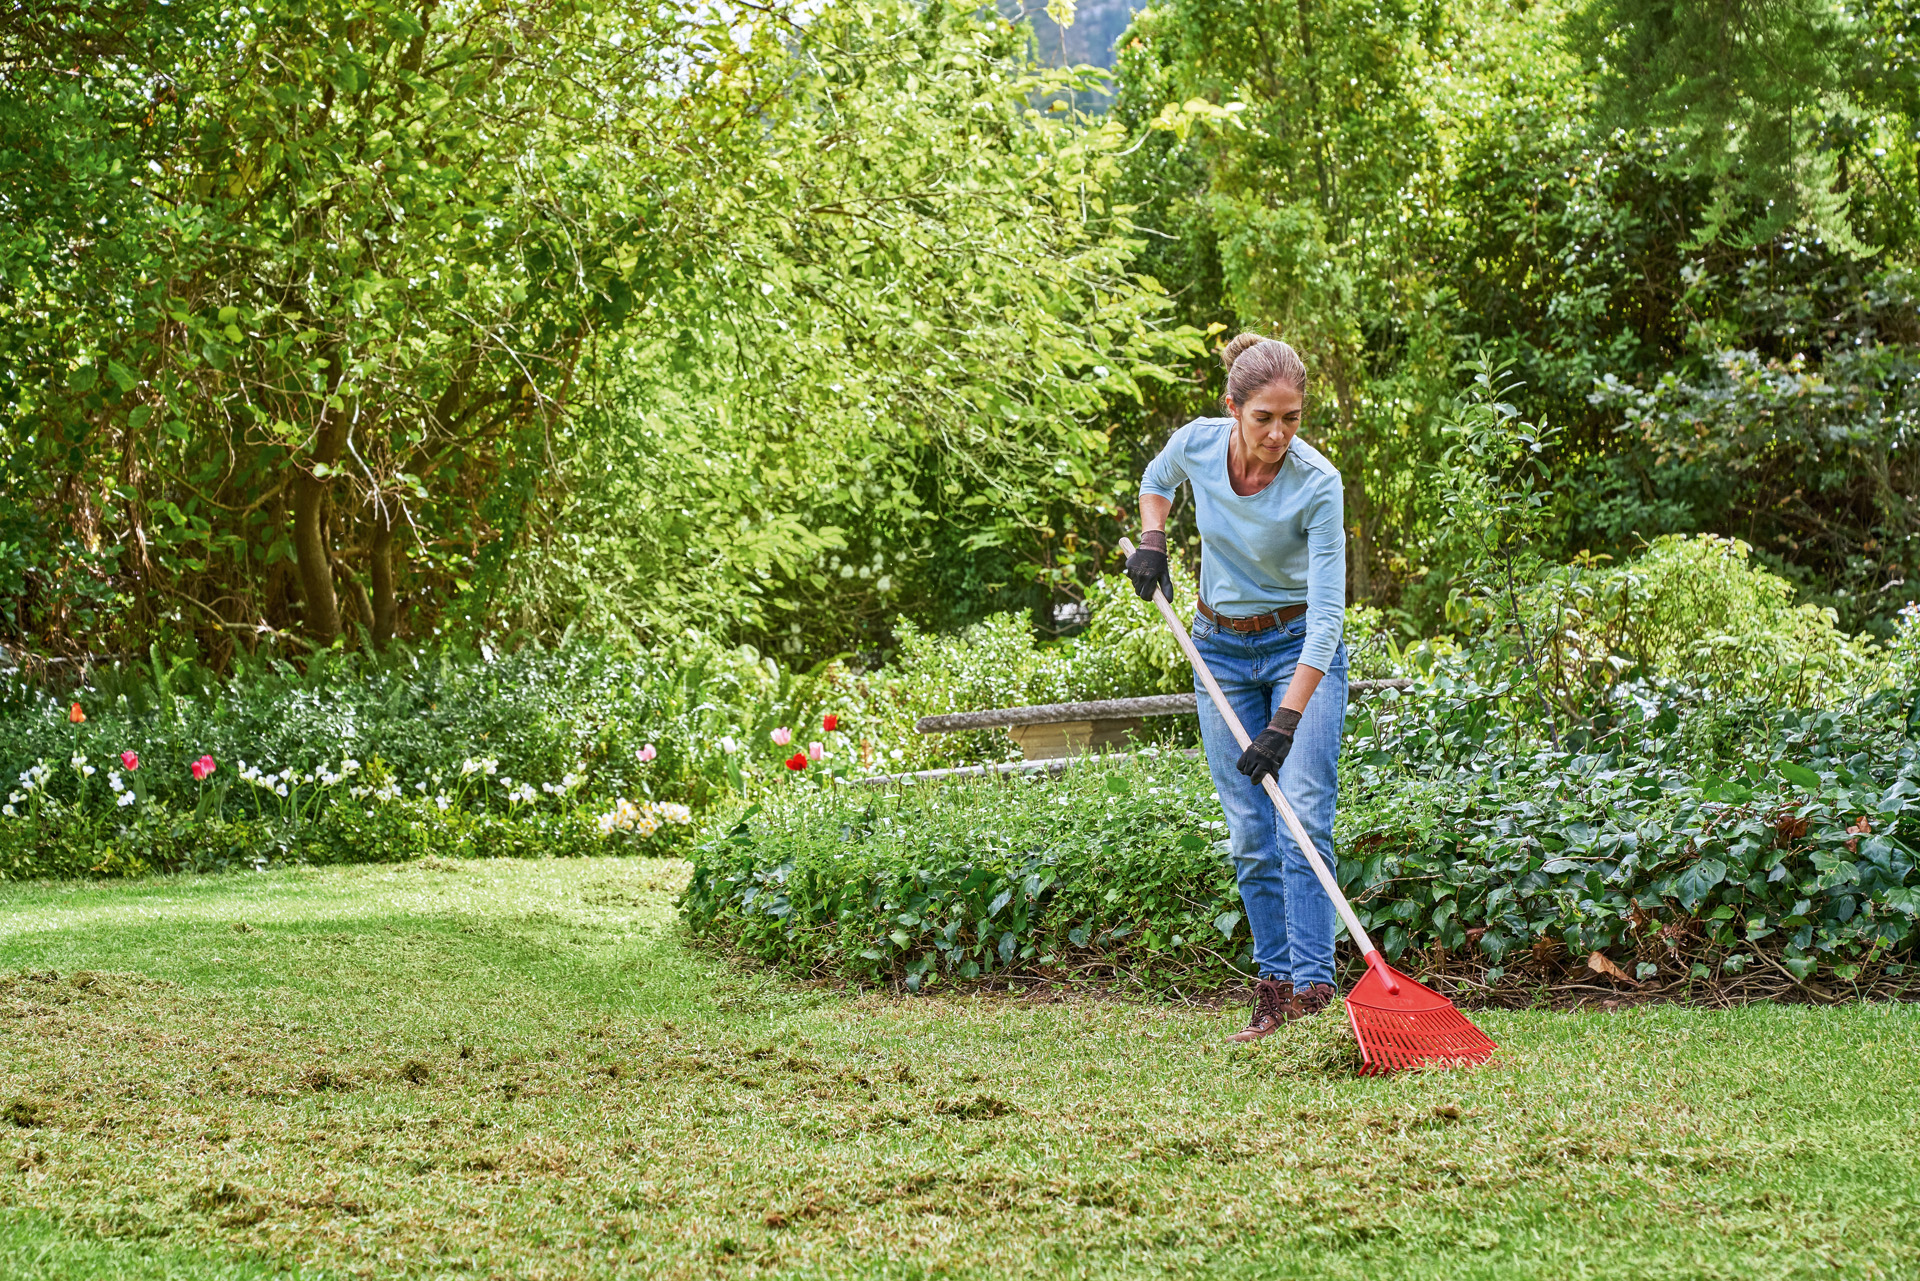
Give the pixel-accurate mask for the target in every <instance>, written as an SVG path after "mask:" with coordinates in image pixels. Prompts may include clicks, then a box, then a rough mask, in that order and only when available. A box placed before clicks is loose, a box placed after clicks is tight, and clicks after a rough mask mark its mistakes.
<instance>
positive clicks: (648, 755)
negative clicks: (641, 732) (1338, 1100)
mask: <svg viewBox="0 0 1920 1281" xmlns="http://www.w3.org/2000/svg"><path fill="white" fill-rule="evenodd" d="M633 755H634V759H635V760H637V761H639V762H640V763H641V764H642V765H645V764H646V763H647V762H648V761H650V760H652V759H653V758H654V757H656V756H658V755H660V753H658V752H656V751H654V750H653V744H652V743H648V744H647V745H646V746H645V747H643V748H641V749H640V750H639V751H637V752H635V753H634V754H633Z"/></svg>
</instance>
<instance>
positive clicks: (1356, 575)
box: [1327, 348, 1373, 604]
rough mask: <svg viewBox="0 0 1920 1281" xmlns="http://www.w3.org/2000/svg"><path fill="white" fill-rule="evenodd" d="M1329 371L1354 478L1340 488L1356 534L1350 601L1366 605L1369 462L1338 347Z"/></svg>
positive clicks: (1345, 457) (1350, 556)
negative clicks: (1364, 475)
mask: <svg viewBox="0 0 1920 1281" xmlns="http://www.w3.org/2000/svg"><path fill="white" fill-rule="evenodd" d="M1327 368H1328V372H1329V374H1330V375H1331V377H1332V379H1333V395H1334V400H1335V401H1336V402H1337V404H1336V409H1337V411H1338V413H1339V415H1340V444H1341V446H1342V447H1341V448H1340V449H1339V450H1338V451H1337V453H1338V455H1339V458H1340V461H1342V462H1344V463H1346V464H1347V465H1348V466H1350V467H1352V468H1353V475H1351V476H1348V475H1344V474H1343V475H1342V476H1341V485H1342V487H1343V488H1344V489H1345V491H1346V509H1347V512H1346V514H1347V519H1348V520H1349V521H1350V522H1351V524H1350V525H1349V528H1350V529H1351V530H1352V531H1353V532H1352V535H1351V537H1350V538H1349V539H1348V542H1347V599H1348V600H1349V601H1352V602H1354V603H1356V604H1364V603H1366V601H1367V600H1368V599H1370V598H1371V597H1372V596H1373V573H1372V566H1371V561H1372V557H1373V539H1372V538H1371V537H1370V536H1369V531H1370V530H1371V529H1372V527H1373V505H1372V503H1371V502H1370V501H1369V499H1368V494H1367V486H1366V482H1365V481H1364V480H1362V479H1361V476H1362V475H1363V474H1364V469H1365V465H1366V462H1367V459H1366V450H1365V449H1364V447H1363V442H1362V441H1360V440H1359V439H1358V438H1357V435H1356V432H1355V428H1354V425H1353V424H1354V417H1353V386H1352V380H1351V379H1350V378H1348V376H1347V362H1346V358H1345V356H1344V355H1343V354H1341V352H1340V351H1339V350H1338V349H1337V348H1336V349H1335V350H1334V351H1333V353H1332V359H1330V360H1328V361H1327Z"/></svg>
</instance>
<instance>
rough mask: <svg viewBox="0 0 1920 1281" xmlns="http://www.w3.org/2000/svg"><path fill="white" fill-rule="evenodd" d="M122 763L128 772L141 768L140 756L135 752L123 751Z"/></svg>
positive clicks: (121, 754) (121, 755)
mask: <svg viewBox="0 0 1920 1281" xmlns="http://www.w3.org/2000/svg"><path fill="white" fill-rule="evenodd" d="M120 765H121V767H122V768H124V769H125V770H126V771H127V773H129V774H131V773H133V771H135V770H137V769H139V768H140V758H139V756H137V755H136V754H134V753H133V752H122V753H120Z"/></svg>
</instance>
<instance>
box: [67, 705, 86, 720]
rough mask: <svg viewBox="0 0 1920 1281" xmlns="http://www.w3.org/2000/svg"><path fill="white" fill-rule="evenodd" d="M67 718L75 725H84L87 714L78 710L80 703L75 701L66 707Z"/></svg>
mask: <svg viewBox="0 0 1920 1281" xmlns="http://www.w3.org/2000/svg"><path fill="white" fill-rule="evenodd" d="M67 719H68V720H69V721H72V722H73V723H74V724H75V725H84V724H86V723H87V714H86V713H85V712H83V711H81V710H80V704H78V703H75V704H74V705H73V706H72V707H71V708H69V709H68V711H67Z"/></svg>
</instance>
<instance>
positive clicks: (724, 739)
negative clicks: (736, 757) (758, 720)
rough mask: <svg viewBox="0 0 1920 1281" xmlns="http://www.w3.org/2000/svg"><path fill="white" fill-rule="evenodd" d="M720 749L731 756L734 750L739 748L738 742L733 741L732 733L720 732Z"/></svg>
mask: <svg viewBox="0 0 1920 1281" xmlns="http://www.w3.org/2000/svg"><path fill="white" fill-rule="evenodd" d="M720 750H721V751H723V752H725V753H726V754H727V755H728V756H731V755H733V754H734V753H735V752H737V751H739V750H740V744H738V743H736V742H734V740H733V735H731V734H722V735H721V736H720Z"/></svg>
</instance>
